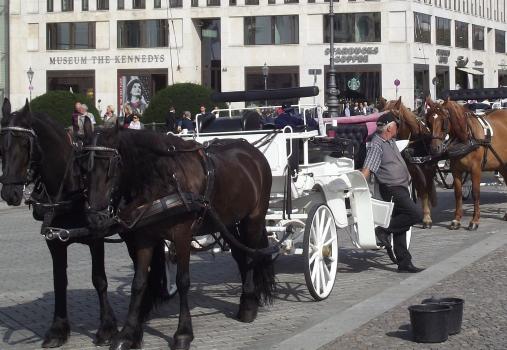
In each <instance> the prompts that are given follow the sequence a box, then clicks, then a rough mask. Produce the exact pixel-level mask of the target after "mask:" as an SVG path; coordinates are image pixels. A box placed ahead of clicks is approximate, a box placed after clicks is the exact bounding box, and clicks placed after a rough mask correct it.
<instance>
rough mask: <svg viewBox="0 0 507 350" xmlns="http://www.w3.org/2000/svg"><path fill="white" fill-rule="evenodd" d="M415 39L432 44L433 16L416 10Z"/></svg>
mask: <svg viewBox="0 0 507 350" xmlns="http://www.w3.org/2000/svg"><path fill="white" fill-rule="evenodd" d="M414 41H416V42H418V43H426V44H431V16H430V15H426V14H424V13H418V12H414Z"/></svg>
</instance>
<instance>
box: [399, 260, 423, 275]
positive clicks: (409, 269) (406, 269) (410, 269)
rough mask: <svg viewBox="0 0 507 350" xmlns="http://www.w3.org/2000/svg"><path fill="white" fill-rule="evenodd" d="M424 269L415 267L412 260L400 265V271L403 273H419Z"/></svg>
mask: <svg viewBox="0 0 507 350" xmlns="http://www.w3.org/2000/svg"><path fill="white" fill-rule="evenodd" d="M423 270H424V269H421V268H418V267H415V266H414V265H413V264H412V262H409V263H408V264H403V265H398V272H401V273H417V272H421V271H423Z"/></svg>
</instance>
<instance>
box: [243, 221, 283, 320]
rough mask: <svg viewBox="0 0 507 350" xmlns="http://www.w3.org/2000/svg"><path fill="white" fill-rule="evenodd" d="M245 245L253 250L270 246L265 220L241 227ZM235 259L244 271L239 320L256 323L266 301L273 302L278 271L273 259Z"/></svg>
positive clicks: (247, 222) (246, 222)
mask: <svg viewBox="0 0 507 350" xmlns="http://www.w3.org/2000/svg"><path fill="white" fill-rule="evenodd" d="M240 231H241V232H240V233H241V237H242V238H243V241H244V242H245V243H246V245H247V246H249V247H251V248H264V247H267V246H268V239H267V234H265V229H264V220H263V219H262V218H247V219H245V220H243V221H242V222H241V224H240ZM235 259H236V261H238V266H239V268H240V271H241V276H242V282H243V288H242V293H241V297H240V305H239V311H238V315H237V317H238V319H239V320H240V321H241V322H253V321H254V320H255V318H256V317H257V311H258V308H259V305H261V303H262V301H264V302H266V301H267V302H271V300H272V296H273V292H274V289H275V279H274V268H273V261H272V258H271V256H258V257H255V258H252V257H249V256H246V255H245V253H243V252H235Z"/></svg>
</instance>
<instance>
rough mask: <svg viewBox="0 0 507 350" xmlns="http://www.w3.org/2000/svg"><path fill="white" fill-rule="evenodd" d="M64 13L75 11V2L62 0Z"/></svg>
mask: <svg viewBox="0 0 507 350" xmlns="http://www.w3.org/2000/svg"><path fill="white" fill-rule="evenodd" d="M62 11H63V12H67V11H69V12H70V11H74V0H62Z"/></svg>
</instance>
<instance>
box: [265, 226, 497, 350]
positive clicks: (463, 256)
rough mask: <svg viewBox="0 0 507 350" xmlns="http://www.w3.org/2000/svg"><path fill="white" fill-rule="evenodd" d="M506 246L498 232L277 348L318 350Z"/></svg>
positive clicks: (280, 344)
mask: <svg viewBox="0 0 507 350" xmlns="http://www.w3.org/2000/svg"><path fill="white" fill-rule="evenodd" d="M505 244H507V234H505V233H503V232H498V231H496V232H494V233H493V235H492V236H489V237H487V238H485V239H483V240H482V241H480V242H478V243H476V244H474V245H472V246H470V247H468V248H466V249H464V250H462V251H460V252H458V253H456V254H454V255H452V256H451V257H449V258H447V259H445V260H444V261H442V262H440V263H438V264H436V265H433V266H431V267H429V268H427V269H426V270H424V271H422V272H420V273H418V274H415V275H413V276H411V277H409V278H406V279H404V280H403V281H401V282H400V283H398V284H396V285H394V286H392V287H390V288H388V289H385V290H384V291H382V292H380V293H379V294H377V295H375V296H373V297H371V298H368V299H366V300H364V301H362V302H360V303H358V304H356V305H354V306H352V307H350V308H348V309H346V310H344V311H342V312H340V313H338V314H336V315H334V316H332V317H330V318H328V319H327V320H325V321H323V322H320V323H318V324H316V325H314V326H312V327H310V328H309V329H307V330H305V331H303V332H301V333H298V334H297V335H295V336H293V337H290V338H288V339H286V340H284V341H282V342H280V343H279V344H278V345H277V346H275V347H273V348H276V349H283V350H285V349H286V350H295V349H304V350H312V349H318V348H320V347H321V346H324V345H326V344H328V343H330V342H332V341H334V340H335V339H337V338H339V337H340V336H342V335H344V334H346V333H348V332H351V331H353V330H354V329H356V328H358V327H360V326H362V325H363V324H365V323H367V322H368V321H370V320H372V319H374V318H376V317H377V316H379V315H381V314H383V313H384V312H386V311H388V310H390V309H392V308H394V307H395V306H397V305H399V304H401V303H402V302H404V301H405V300H407V299H409V298H411V297H412V296H415V295H417V294H419V293H420V292H422V291H423V290H425V289H427V288H428V287H431V286H432V285H434V284H435V283H437V282H439V281H441V280H443V279H444V278H446V277H448V276H450V275H452V274H453V273H455V272H457V271H459V270H461V269H462V268H464V267H466V266H468V265H470V264H472V263H473V262H475V261H477V260H479V259H480V258H482V257H483V256H485V255H488V254H489V253H491V252H492V251H494V250H496V249H498V248H500V247H502V246H503V245H505ZM400 287H402V288H400Z"/></svg>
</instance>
